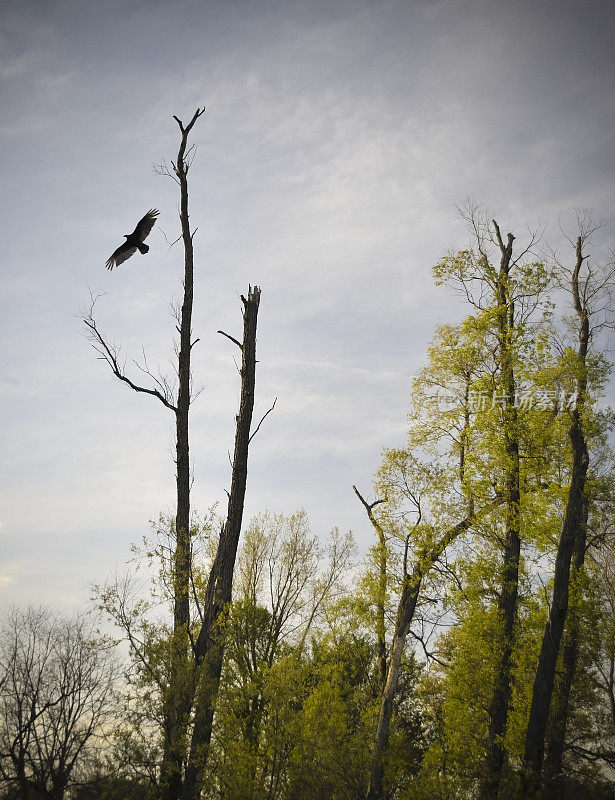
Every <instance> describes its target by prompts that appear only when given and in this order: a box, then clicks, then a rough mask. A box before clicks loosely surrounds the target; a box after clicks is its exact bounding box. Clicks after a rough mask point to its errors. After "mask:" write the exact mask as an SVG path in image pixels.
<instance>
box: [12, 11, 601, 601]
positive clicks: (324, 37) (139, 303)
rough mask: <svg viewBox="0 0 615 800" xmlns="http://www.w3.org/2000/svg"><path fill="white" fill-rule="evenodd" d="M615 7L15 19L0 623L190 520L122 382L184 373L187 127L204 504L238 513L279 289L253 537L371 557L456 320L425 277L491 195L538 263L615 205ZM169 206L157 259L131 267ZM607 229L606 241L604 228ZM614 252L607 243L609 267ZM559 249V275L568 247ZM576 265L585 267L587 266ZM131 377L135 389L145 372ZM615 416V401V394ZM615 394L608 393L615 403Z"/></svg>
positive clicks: (456, 313)
mask: <svg viewBox="0 0 615 800" xmlns="http://www.w3.org/2000/svg"><path fill="white" fill-rule="evenodd" d="M614 28H615V10H614V8H613V5H612V3H610V2H595V1H593V0H582V2H581V1H580V2H568V1H567V0H544V1H543V2H540V3H535V2H526V0H521V1H520V2H513V1H512V0H508V2H503V1H501V0H492V1H491V2H488V1H487V0H439V1H436V2H430V1H429V0H425V1H421V0H416V1H415V0H406V1H405V2H402V1H401V0H390V1H389V0H384V1H382V2H381V1H380V0H371V1H370V0H336V2H335V3H332V2H330V1H323V2H320V1H319V0H313V1H312V0H302V1H300V0H285V1H284V2H277V1H275V0H271V1H269V0H252V1H251V2H246V1H245V0H243V1H242V0H226V1H225V2H223V1H222V0H215V1H212V2H197V0H172V1H170V0H167V2H156V0H147V2H142V1H141V0H130V2H128V0H97V2H88V0H81V1H80V2H76V1H75V0H40V1H39V2H36V1H34V0H24V2H21V3H19V4H16V3H8V2H5V3H4V4H3V5H2V7H1V10H0V99H1V103H0V146H1V152H2V159H1V163H0V170H1V174H0V178H1V185H2V187H3V191H2V195H1V198H0V202H1V203H2V213H1V215H0V233H1V236H2V242H3V253H2V258H1V262H0V263H1V265H2V268H1V281H2V290H1V294H0V297H1V301H0V302H1V304H2V308H1V315H0V331H1V341H2V360H1V366H0V397H1V405H2V412H1V420H2V447H1V451H0V452H1V455H0V466H1V475H0V481H1V482H0V485H1V487H2V489H1V492H2V502H1V505H0V605H6V604H8V603H11V602H18V603H26V602H30V601H37V602H38V601H40V602H45V603H55V604H57V605H59V606H61V607H63V608H66V609H69V608H73V607H75V606H77V605H80V604H82V603H84V602H87V601H88V598H89V597H90V595H91V587H92V584H95V583H101V582H103V581H104V580H105V579H106V578H107V577H108V576H109V575H111V574H112V573H113V572H114V571H115V570H118V569H121V568H122V565H123V564H124V563H125V562H126V560H127V559H128V558H130V555H131V553H130V546H131V544H132V543H135V542H138V541H139V540H140V539H141V537H142V536H143V535H144V534H146V533H147V532H148V530H149V525H148V521H149V520H151V519H155V518H156V517H157V516H158V514H159V513H160V512H165V513H169V512H171V511H172V509H173V501H174V464H173V425H172V423H173V420H172V418H171V416H170V413H169V412H168V411H167V410H166V409H165V408H164V407H163V406H162V405H161V404H160V403H158V402H157V401H155V400H152V399H151V398H149V397H144V396H142V395H139V396H138V395H136V394H134V393H133V392H131V391H130V390H129V389H128V388H127V387H126V386H125V385H122V384H120V383H118V382H117V381H116V380H114V378H113V376H112V375H111V373H110V372H109V370H108V369H107V368H106V365H105V364H103V363H101V362H100V361H99V360H97V359H96V353H94V351H93V350H92V348H91V345H90V343H89V342H88V340H87V338H86V336H85V334H84V328H83V323H82V322H81V321H80V311H81V310H83V309H85V308H87V306H88V304H89V298H90V292H92V293H94V295H96V296H99V299H98V301H97V304H96V316H97V320H98V323H99V325H100V327H101V329H102V330H103V331H104V332H105V334H106V335H107V336H108V338H109V339H110V340H112V341H113V342H115V343H116V344H118V345H119V346H121V348H122V352H123V353H124V355H125V357H126V364H127V366H128V367H129V368H130V367H132V363H133V362H132V359H133V358H135V359H138V358H139V356H140V354H141V352H142V348H144V349H145V352H146V353H147V358H148V363H149V364H150V365H151V366H153V367H156V368H157V367H160V369H161V370H163V371H165V372H167V373H169V374H170V373H171V370H172V366H171V365H172V354H173V349H172V348H173V345H172V340H173V332H174V330H173V325H174V322H173V319H172V317H171V315H170V311H169V310H170V304H171V303H172V302H173V301H174V300H177V298H179V297H180V293H181V271H182V266H183V256H182V252H181V249H180V246H179V245H175V246H174V247H172V248H169V245H168V243H167V240H168V242H171V241H173V240H174V239H175V238H176V237H177V235H178V233H179V225H178V216H177V208H178V194H177V187H176V185H175V183H173V181H171V180H170V179H169V178H167V177H163V176H160V175H158V174H156V172H155V170H154V168H153V166H154V165H156V164H161V163H164V162H165V161H166V162H167V163H168V162H170V161H171V160H172V159H173V158H174V156H175V155H176V153H177V147H178V143H179V139H178V127H177V125H176V123H175V121H174V120H173V118H172V115H173V114H175V115H177V116H179V117H180V118H182V119H183V120H188V119H189V118H190V117H191V116H192V114H193V112H194V110H195V109H196V108H197V106H199V107H202V106H205V107H206V113H205V115H204V116H203V117H202V118H201V119H200V120H199V121H198V123H197V125H196V126H195V128H194V131H193V136H192V140H193V141H194V142H195V143H196V144H197V147H196V157H195V161H194V164H193V166H192V168H191V171H190V174H189V178H190V203H191V221H192V225H193V226H194V227H197V228H198V231H197V233H196V237H195V248H196V256H195V258H196V261H195V273H196V277H195V311H194V320H193V329H194V334H195V336H198V337H199V339H200V342H199V344H198V345H197V346H196V347H195V350H194V370H193V371H194V380H195V383H196V384H198V385H201V386H203V392H202V394H201V395H200V397H199V398H198V400H197V401H196V402H195V404H194V406H193V410H192V429H191V436H192V439H191V453H192V460H193V470H194V485H193V508H194V509H195V512H196V513H197V514H198V513H199V512H200V513H205V512H206V510H207V509H208V508H209V507H210V506H211V505H212V503H215V502H218V503H219V506H218V508H219V511H221V512H222V511H223V509H224V499H225V488H226V487H227V486H228V483H229V476H230V466H229V458H228V451H229V450H231V451H232V447H233V435H234V419H235V414H236V411H237V404H238V398H239V376H238V374H237V370H236V366H235V363H234V357H235V355H236V354H235V352H234V350H236V348H234V346H233V345H232V343H231V342H229V341H228V340H226V339H224V338H223V337H221V336H219V335H217V334H216V331H217V330H219V329H222V330H225V331H227V332H228V333H230V334H232V335H235V336H239V335H240V333H241V302H240V294H241V293H242V292H244V293H245V291H246V290H247V288H248V285H250V284H258V285H259V286H260V287H261V289H262V298H261V306H260V313H259V331H258V358H259V364H258V372H257V387H256V395H257V405H256V409H255V418H256V419H257V420H258V419H259V418H260V416H261V415H262V414H263V413H264V412H265V411H266V410H267V409H268V408H269V407H270V405H271V403H272V402H273V400H274V398H276V397H277V404H276V408H275V411H274V412H273V413H272V414H270V415H269V416H268V417H267V420H266V421H265V422H264V424H263V426H262V428H261V430H260V432H259V434H258V436H257V437H256V438H255V439H254V441H253V445H252V449H251V452H250V465H249V478H248V493H247V498H246V514H245V521H246V522H247V521H248V520H249V518H250V517H251V516H252V515H254V514H256V513H258V512H260V511H263V510H265V509H270V510H272V511H281V512H284V513H291V512H293V511H295V510H296V509H298V508H305V510H306V511H307V513H308V515H309V518H310V520H311V523H312V528H313V531H314V532H315V533H317V534H318V535H319V536H322V537H323V538H324V537H326V535H327V532H328V531H329V530H330V529H331V528H332V527H334V526H338V527H339V528H340V529H342V530H348V529H352V530H353V532H354V534H355V537H356V539H357V542H358V546H359V549H360V550H365V548H366V547H367V546H368V545H369V544H370V542H371V532H370V530H369V525H368V522H367V519H366V518H365V515H364V511H363V508H362V507H361V506H360V504H359V503H358V501H357V499H356V497H355V496H354V494H353V492H352V485H353V484H355V483H356V484H357V485H358V486H359V488H361V489H362V491H363V492H364V494H366V495H369V494H370V492H371V483H372V478H373V474H374V472H375V471H376V469H377V468H378V466H379V463H380V459H381V452H382V449H383V448H384V447H391V446H399V445H402V444H403V442H404V435H405V427H406V415H407V413H408V410H409V402H410V382H411V379H412V376H413V375H415V374H416V373H417V371H418V370H419V369H420V367H421V365H422V364H424V363H425V359H426V346H427V344H428V342H429V340H430V339H431V337H432V335H433V332H434V329H435V327H436V326H437V325H440V324H442V323H444V322H450V321H451V320H455V319H460V318H461V317H462V315H463V314H464V311H465V309H464V308H463V306H462V305H461V304H460V301H459V298H457V297H456V296H454V295H452V294H450V293H449V292H447V290H446V289H444V288H441V287H440V288H439V287H436V286H435V285H434V283H433V279H432V274H431V268H432V266H433V265H434V264H435V263H437V261H438V260H439V258H440V257H441V256H442V255H443V254H444V253H445V252H446V251H447V250H449V249H450V248H458V247H461V246H464V245H466V244H467V243H468V241H469V240H468V236H467V234H466V232H465V230H464V227H463V225H462V224H461V222H460V220H459V219H458V215H457V212H456V210H455V206H456V204H459V203H460V202H463V200H464V198H467V197H472V198H474V199H475V200H476V201H478V202H480V203H482V204H484V205H485V206H486V208H488V209H489V210H490V211H491V212H492V213H493V214H494V215H495V216H496V218H497V219H498V221H499V222H500V224H501V226H502V227H503V228H505V229H506V230H512V231H514V232H515V233H516V234H517V236H518V237H519V239H518V240H519V241H520V242H521V241H522V240H523V236H524V233H526V231H527V226H529V227H536V226H540V225H544V226H546V231H545V242H547V241H548V242H549V243H551V244H553V245H554V246H556V247H560V246H561V244H562V241H561V235H560V234H559V222H558V220H560V218H561V220H563V223H564V224H567V222H569V221H570V220H571V219H572V218H573V211H574V209H575V208H578V207H583V208H591V209H593V212H594V214H595V215H596V216H599V217H606V218H608V217H609V216H612V209H613V207H614V200H615V191H614V190H615V181H614V177H615V176H614V172H615V170H614V167H615V158H614V150H615V148H614V143H613V131H614V130H615V125H614V122H615V119H614V113H613V112H614V105H615V93H614V91H613V88H614V86H613V78H614V77H615V70H614V61H615V50H614V48H613V44H612V43H613V34H614ZM152 207H155V208H158V209H160V212H161V213H160V217H159V224H158V225H157V226H156V227H155V228H154V230H153V232H152V234H151V235H150V237H149V239H148V244H149V245H150V248H151V249H150V252H149V253H148V254H147V256H140V255H139V254H136V255H135V256H133V258H131V259H130V260H129V261H127V262H125V263H124V264H122V265H121V266H120V267H118V269H116V270H114V271H113V272H107V271H106V270H105V268H104V264H105V261H106V259H107V258H108V256H109V255H110V253H111V252H112V251H113V250H114V249H115V248H116V247H117V246H118V245H119V244H120V242H121V241H122V234H124V233H128V232H130V231H131V230H132V229H133V227H134V225H135V223H136V222H137V220H138V219H139V218H140V217H141V216H142V215H143V214H144V213H145V212H146V211H147V210H148V209H149V208H152ZM613 222H615V220H612V223H613ZM614 241H615V228H614V226H613V224H611V226H610V228H609V227H607V228H605V229H603V230H602V231H601V232H600V234H599V236H598V237H597V239H596V242H595V247H596V252H595V254H592V255H593V256H594V255H595V257H596V258H598V257H600V256H601V254H602V252H603V251H605V252H606V248H607V247H608V245H609V244H612V243H613V242H614ZM562 253H563V254H565V251H564V250H563V249H562ZM567 255H568V256H570V254H567ZM137 374H138V373H137ZM611 394H613V393H612V392H611ZM612 401H613V397H611V402H612Z"/></svg>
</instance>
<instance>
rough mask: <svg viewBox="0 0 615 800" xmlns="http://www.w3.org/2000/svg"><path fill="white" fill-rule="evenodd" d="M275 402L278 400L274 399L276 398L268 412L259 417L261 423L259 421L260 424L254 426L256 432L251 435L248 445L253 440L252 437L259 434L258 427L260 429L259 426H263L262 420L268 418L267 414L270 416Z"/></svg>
mask: <svg viewBox="0 0 615 800" xmlns="http://www.w3.org/2000/svg"><path fill="white" fill-rule="evenodd" d="M277 402H278V398H277V397H276V398H275V400H274V401H273V405H272V406H271V408H270V409H269V410H268V411H265V413H264V414H263V416H262V417H261V421H260V422H259V423H258V425H257V426H256V430H255V431H254V433H253V434H251V436H250V438H249V439H248V444H250V442H251V441H252V439H254V437H255V436H256V434H257V433H258V432H259V430H260V427H261V425H262V424H263V422H264V420H265V417H268V416H269V414H271V412H272V411H273V409H274V408H275V404H276V403H277Z"/></svg>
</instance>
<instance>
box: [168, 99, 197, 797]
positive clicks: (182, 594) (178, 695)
mask: <svg viewBox="0 0 615 800" xmlns="http://www.w3.org/2000/svg"><path fill="white" fill-rule="evenodd" d="M203 113H204V109H203V110H201V109H198V108H197V110H196V111H195V113H194V115H193V116H192V119H191V120H190V122H189V123H188V124H187V125H184V124H183V122H182V121H181V120H180V119H179V118H178V117H174V119H175V121H176V122H177V124H178V125H179V129H180V132H181V141H180V145H179V150H178V153H177V160H176V162H175V163H174V164H172V167H173V172H174V174H175V176H176V178H177V181H178V183H179V191H180V211H179V219H180V223H181V231H182V234H181V235H182V242H183V245H184V297H183V302H182V307H181V315H180V319H179V352H178V364H177V377H178V389H177V404H176V407H175V430H176V439H175V452H176V464H177V472H176V484H177V513H176V517H175V552H174V554H173V573H174V574H173V594H174V608H173V638H172V642H171V664H170V675H169V683H168V689H167V693H166V697H165V698H164V701H163V716H164V733H165V736H164V746H163V761H162V775H161V778H162V785H163V796H164V798H165V800H177V798H179V796H180V791H181V780H182V762H183V758H184V749H185V745H184V741H185V736H186V728H187V725H188V715H189V712H190V706H191V697H190V682H189V680H188V677H189V665H188V657H189V656H188V652H189V650H188V648H189V627H190V442H189V414H190V401H191V391H190V382H191V369H190V361H191V355H192V347H193V345H194V342H193V341H192V306H193V302H194V248H193V242H192V239H193V236H194V234H193V233H192V232H191V230H190V217H189V214H188V170H189V168H190V161H189V158H188V159H187V145H188V136H189V135H190V131H191V130H192V128H193V126H194V124H195V122H196V121H197V119H198V118H199V117H200V116H201V115H202V114H203Z"/></svg>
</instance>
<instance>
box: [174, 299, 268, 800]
mask: <svg viewBox="0 0 615 800" xmlns="http://www.w3.org/2000/svg"><path fill="white" fill-rule="evenodd" d="M260 296H261V292H260V289H259V287H258V286H254V287H250V288H249V291H248V296H247V298H246V297H243V295H242V297H241V300H242V302H243V307H244V310H243V341H242V342H241V343H240V342H238V341H237V340H236V339H234V338H233V337H232V336H229V335H228V334H224V333H223V332H222V331H219V333H223V335H224V336H227V338H229V339H231V341H233V342H234V343H235V344H236V345H238V347H239V348H240V349H241V400H240V404H239V414H238V415H237V426H236V431H235V450H234V454H233V469H232V476H231V490H230V492H229V497H228V509H227V515H226V521H225V523H224V526H223V528H222V531H221V533H220V541H219V543H218V550H217V552H216V557H215V559H214V563H213V565H212V568H211V571H210V573H209V578H208V581H207V588H206V591H205V599H204V602H203V623H202V625H201V628H200V631H199V634H198V637H197V639H196V642H195V647H194V656H195V670H196V673H195V680H196V684H195V702H194V726H193V730H192V740H191V744H190V753H189V757H188V763H187V766H186V774H185V780H184V787H183V792H182V800H196V799H197V798H198V797H199V796H200V790H201V784H202V780H203V771H204V768H205V765H206V762H207V755H208V750H209V744H210V741H211V732H212V723H213V716H214V710H215V703H216V697H217V694H218V688H219V685H220V674H221V671H222V660H223V656H224V630H223V622H224V611H225V609H226V608H227V606H228V605H229V603H230V602H231V591H232V585H233V572H234V570H235V560H236V557H237V547H238V544H239V536H240V533H241V524H242V520H243V508H244V500H245V494H246V482H247V477H248V448H249V444H250V441H251V439H252V437H253V436H254V435H255V434H256V431H257V430H258V427H257V429H256V430H255V431H254V433H252V434H250V428H251V425H252V412H253V409H254V383H255V378H256V324H257V319H258V306H259V303H260Z"/></svg>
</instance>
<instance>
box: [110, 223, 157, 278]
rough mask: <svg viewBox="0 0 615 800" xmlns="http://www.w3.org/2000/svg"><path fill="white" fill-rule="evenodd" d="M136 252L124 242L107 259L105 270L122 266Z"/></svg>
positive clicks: (134, 248) (135, 249)
mask: <svg viewBox="0 0 615 800" xmlns="http://www.w3.org/2000/svg"><path fill="white" fill-rule="evenodd" d="M139 224H141V223H139ZM152 225H153V223H152ZM136 252H137V248H136V247H133V246H132V245H129V244H127V243H126V242H124V244H121V245H120V246H119V247H118V248H117V250H115V251H114V252H113V253H112V254H111V255H110V256H109V258H108V259H107V263H106V264H105V267H107V269H113V267H117V265H118V264H122V263H123V262H124V261H126V259H127V258H130V256H131V255H133V254H134V253H136Z"/></svg>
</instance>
